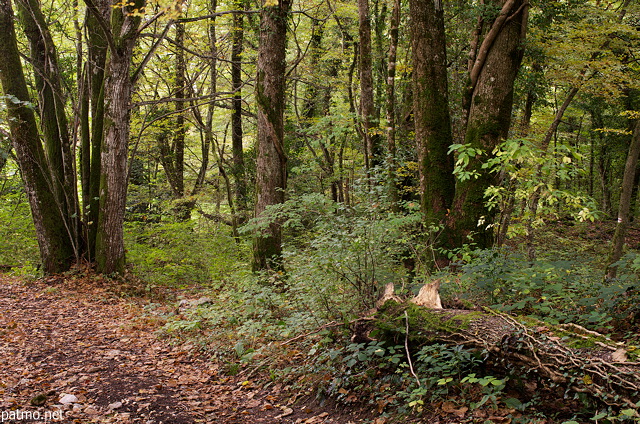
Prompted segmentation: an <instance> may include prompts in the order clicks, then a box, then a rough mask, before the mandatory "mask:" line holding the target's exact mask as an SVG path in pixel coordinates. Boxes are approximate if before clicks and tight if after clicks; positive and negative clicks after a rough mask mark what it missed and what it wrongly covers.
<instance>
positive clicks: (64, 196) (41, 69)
mask: <svg viewBox="0 0 640 424" xmlns="http://www.w3.org/2000/svg"><path fill="white" fill-rule="evenodd" d="M17 5H18V10H19V15H20V20H21V22H22V24H23V27H24V31H25V34H26V35H27V38H28V40H29V45H30V50H31V61H30V63H31V64H32V66H33V68H34V79H35V83H36V90H37V92H38V109H39V111H40V126H41V128H42V135H43V140H44V148H45V156H46V158H47V165H48V168H47V169H48V172H49V174H50V175H51V183H52V187H51V189H52V190H53V193H54V195H55V197H56V203H55V204H54V205H51V206H52V207H56V208H58V209H59V210H60V214H61V216H62V217H63V220H64V225H65V226H66V227H67V231H68V232H69V239H70V240H71V242H72V243H73V247H74V250H75V257H76V260H78V259H79V258H80V256H81V255H82V249H83V247H84V242H83V241H82V239H81V230H80V209H79V203H78V197H77V190H76V176H75V166H74V159H73V156H72V153H71V139H70V137H69V131H68V125H67V116H66V112H65V105H64V103H65V99H64V95H63V92H62V82H61V75H60V69H59V66H58V55H57V52H56V48H55V45H54V43H53V39H52V38H51V34H50V33H49V30H48V26H47V24H46V22H45V18H44V16H43V14H42V11H41V9H40V4H39V3H38V2H37V1H36V0H21V1H18V2H17Z"/></svg>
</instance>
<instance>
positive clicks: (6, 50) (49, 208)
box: [0, 0, 78, 273]
mask: <svg viewBox="0 0 640 424" xmlns="http://www.w3.org/2000/svg"><path fill="white" fill-rule="evenodd" d="M0 26H1V27H2V31H0V55H1V57H2V61H0V82H1V83H2V90H3V92H4V96H5V99H6V102H7V113H8V116H9V128H10V131H11V139H12V144H13V149H14V151H15V153H16V157H17V160H18V165H19V167H20V172H21V174H22V179H23V181H24V185H25V191H26V192H27V196H28V198H29V205H30V206H31V214H32V216H33V221H34V224H35V228H36V236H37V238H38V246H39V248H40V257H41V260H42V268H43V271H44V272H45V273H56V272H61V271H64V270H67V269H68V268H69V267H70V265H71V264H72V263H73V261H74V259H77V254H78V252H77V250H75V249H74V243H75V242H76V241H77V240H74V239H73V238H72V234H71V233H70V231H69V228H68V224H69V218H70V216H69V215H68V214H65V212H63V211H64V209H63V208H64V206H63V204H60V203H59V202H60V200H61V199H60V197H58V196H56V193H57V194H58V195H59V194H60V191H59V190H61V187H60V186H59V185H58V186H56V185H57V184H60V181H59V180H55V179H53V177H54V175H55V176H60V175H61V174H58V175H56V173H57V172H61V171H62V170H61V169H60V168H53V167H51V166H50V165H51V164H50V162H49V160H48V158H47V157H46V155H45V151H44V149H43V147H42V144H41V143H40V135H39V132H38V126H37V122H36V117H35V113H34V111H33V108H32V103H31V100H30V98H29V92H28V89H27V83H26V79H25V76H24V73H23V70H22V63H21V61H20V53H19V51H18V47H17V42H16V32H15V27H14V23H13V10H12V8H11V2H10V1H9V0H2V1H0ZM40 53H42V52H40ZM48 53H50V52H48ZM50 94H52V95H53V93H50ZM52 154H61V152H52ZM49 170H53V171H54V172H53V173H49Z"/></svg>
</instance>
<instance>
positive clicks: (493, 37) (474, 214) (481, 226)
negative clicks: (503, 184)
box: [449, 0, 529, 248]
mask: <svg viewBox="0 0 640 424" xmlns="http://www.w3.org/2000/svg"><path fill="white" fill-rule="evenodd" d="M491 4H493V5H494V6H496V8H497V9H498V13H497V14H496V15H495V17H494V19H493V21H492V23H491V26H490V27H489V30H488V31H487V33H486V34H485V36H484V38H483V40H482V43H478V46H477V50H475V51H473V54H472V57H473V60H472V62H473V66H472V67H471V68H470V70H469V84H468V87H467V97H466V101H465V111H464V113H465V115H466V116H467V119H466V120H465V121H466V127H465V139H464V145H465V148H467V149H474V150H475V152H476V154H475V155H471V156H472V157H471V158H470V161H469V166H468V168H467V169H468V171H469V172H471V173H472V174H475V176H476V177H472V178H467V179H465V180H460V181H458V183H457V185H456V191H455V196H454V199H453V203H452V213H451V215H450V220H449V223H450V226H451V229H452V231H453V234H454V239H455V243H454V245H455V246H461V245H462V244H464V243H466V242H467V241H468V238H467V237H468V236H469V235H472V234H473V240H474V241H475V243H476V244H477V247H480V248H486V247H490V246H492V244H493V228H492V223H493V218H494V216H495V213H496V211H495V210H490V209H489V208H488V207H487V206H486V204H485V198H484V195H485V191H486V189H487V188H489V187H490V186H493V185H498V183H499V179H498V176H497V175H496V174H494V173H491V172H487V171H485V170H483V169H482V164H483V163H484V161H485V160H486V159H487V158H490V157H491V155H492V151H493V149H494V148H495V147H496V146H497V145H498V143H500V142H501V141H503V140H505V139H506V138H507V137H508V135H509V128H510V125H511V112H512V108H513V90H514V82H515V79H516V76H517V74H518V71H519V69H520V64H521V62H522V57H523V53H524V48H523V42H524V39H525V35H526V29H527V21H528V9H529V2H527V1H524V0H506V1H505V0H493V1H492V2H491ZM478 152H481V153H478Z"/></svg>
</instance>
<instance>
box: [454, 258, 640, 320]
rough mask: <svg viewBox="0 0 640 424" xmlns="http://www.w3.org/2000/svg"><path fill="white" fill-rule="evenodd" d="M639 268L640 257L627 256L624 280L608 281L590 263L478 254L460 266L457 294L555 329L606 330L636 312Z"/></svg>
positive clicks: (624, 265) (622, 262) (622, 266)
mask: <svg viewBox="0 0 640 424" xmlns="http://www.w3.org/2000/svg"><path fill="white" fill-rule="evenodd" d="M638 263H640V262H639V261H638V260H637V258H636V257H635V256H634V257H633V258H632V257H631V256H627V257H625V259H624V260H623V261H621V263H620V264H619V265H620V267H621V270H622V271H621V276H620V278H619V279H617V280H615V281H604V280H603V279H602V275H601V273H600V272H597V271H596V272H594V271H593V269H592V268H591V265H590V264H587V263H583V262H580V261H578V260H575V259H574V260H565V259H556V260H550V259H539V260H536V261H535V262H533V263H530V262H529V261H528V260H527V259H526V258H525V256H524V255H522V254H520V253H517V252H512V251H509V250H507V249H495V250H479V251H475V252H474V254H473V255H472V259H471V260H469V261H468V262H466V263H464V264H460V270H461V273H460V275H459V286H457V287H456V288H455V289H456V292H457V293H456V295H458V296H463V297H467V298H469V299H470V300H473V301H474V302H476V303H481V304H482V303H485V304H486V303H488V304H491V305H492V306H491V307H492V308H495V309H497V310H501V311H505V312H514V313H518V314H525V315H529V316H531V317H534V318H537V319H541V320H544V321H547V322H549V323H552V324H559V323H565V322H572V323H576V324H581V325H584V326H586V327H591V328H597V329H602V328H603V327H607V326H609V327H610V326H611V325H612V324H615V323H617V322H622V321H624V320H626V319H627V318H629V317H630V316H634V314H635V313H636V310H637V308H636V307H635V306H634V302H635V301H637V294H634V293H635V290H637V272H638V268H637V264H638ZM634 267H636V268H635V269H634ZM461 287H464V289H463V290H461V291H462V293H460V292H459V290H460V288H461ZM450 289H451V288H449V290H450Z"/></svg>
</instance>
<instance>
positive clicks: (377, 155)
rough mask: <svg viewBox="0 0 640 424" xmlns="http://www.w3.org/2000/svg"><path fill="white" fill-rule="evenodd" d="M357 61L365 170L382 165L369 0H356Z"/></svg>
mask: <svg viewBox="0 0 640 424" xmlns="http://www.w3.org/2000/svg"><path fill="white" fill-rule="evenodd" d="M358 17H359V22H360V24H359V27H358V28H359V30H358V32H359V35H360V44H359V60H360V119H361V121H362V133H363V136H364V151H365V165H366V167H367V168H370V167H374V166H377V165H380V164H382V159H383V158H382V152H381V146H380V135H379V134H378V133H377V131H375V129H376V127H377V126H378V121H379V116H378V109H377V108H376V107H375V103H374V95H373V89H374V87H373V64H372V59H371V16H370V13H369V0H358Z"/></svg>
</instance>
